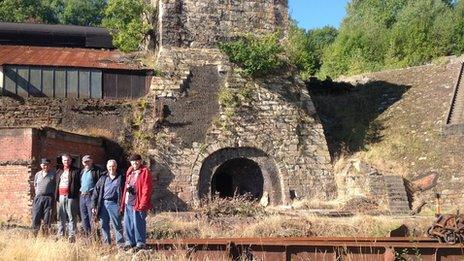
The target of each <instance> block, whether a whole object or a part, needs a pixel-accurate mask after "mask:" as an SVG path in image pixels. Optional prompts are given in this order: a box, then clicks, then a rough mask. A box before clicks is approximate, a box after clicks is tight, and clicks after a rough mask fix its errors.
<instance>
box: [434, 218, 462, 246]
mask: <svg viewBox="0 0 464 261" xmlns="http://www.w3.org/2000/svg"><path fill="white" fill-rule="evenodd" d="M427 234H428V235H429V236H430V237H435V238H438V240H440V242H446V243H449V244H456V243H463V242H464V215H462V214H459V213H457V214H439V215H438V217H437V219H436V220H435V222H434V223H433V225H432V226H431V227H430V228H429V229H428V230H427Z"/></svg>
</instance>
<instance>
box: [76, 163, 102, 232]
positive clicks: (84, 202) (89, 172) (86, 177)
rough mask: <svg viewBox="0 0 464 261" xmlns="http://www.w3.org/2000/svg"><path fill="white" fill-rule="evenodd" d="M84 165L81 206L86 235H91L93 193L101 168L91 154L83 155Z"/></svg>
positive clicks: (81, 174) (81, 176) (81, 175)
mask: <svg viewBox="0 0 464 261" xmlns="http://www.w3.org/2000/svg"><path fill="white" fill-rule="evenodd" d="M82 165H84V168H83V169H82V170H81V173H80V178H81V180H80V181H81V188H80V200H79V207H80V211H81V219H82V226H83V228H84V232H85V234H86V235H90V233H91V231H92V227H91V221H92V193H93V189H94V187H95V184H96V183H97V181H98V179H99V178H100V175H101V170H100V168H98V167H97V166H95V165H94V164H93V160H92V158H91V157H90V155H85V156H84V157H82Z"/></svg>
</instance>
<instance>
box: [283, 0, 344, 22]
mask: <svg viewBox="0 0 464 261" xmlns="http://www.w3.org/2000/svg"><path fill="white" fill-rule="evenodd" d="M288 2H289V5H290V10H289V12H290V15H291V17H292V18H293V19H295V20H296V21H297V22H298V25H299V26H300V27H302V28H305V29H313V28H319V27H323V26H325V25H331V26H333V27H336V28H338V27H339V26H340V23H341V21H342V19H343V17H344V16H345V13H346V12H345V7H346V4H347V3H348V2H349V0H289V1H288Z"/></svg>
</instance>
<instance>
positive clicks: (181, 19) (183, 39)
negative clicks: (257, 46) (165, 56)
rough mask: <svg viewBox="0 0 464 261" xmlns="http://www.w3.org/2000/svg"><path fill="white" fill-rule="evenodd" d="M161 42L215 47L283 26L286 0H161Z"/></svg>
mask: <svg viewBox="0 0 464 261" xmlns="http://www.w3.org/2000/svg"><path fill="white" fill-rule="evenodd" d="M159 12H160V13H159V21H158V26H159V34H160V37H159V38H160V39H161V40H160V42H161V46H163V47H164V46H177V47H215V46H216V45H217V43H218V42H221V41H224V40H227V39H230V38H233V37H236V36H237V35H243V34H244V33H253V34H255V35H256V34H264V33H270V32H274V31H276V30H278V29H280V30H284V29H285V28H286V25H287V23H288V2H287V0H246V1H245V0H201V1H199V0H160V1H159Z"/></svg>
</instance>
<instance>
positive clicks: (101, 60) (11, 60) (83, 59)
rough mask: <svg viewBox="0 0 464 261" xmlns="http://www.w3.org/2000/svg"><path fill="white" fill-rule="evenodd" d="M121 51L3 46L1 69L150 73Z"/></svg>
mask: <svg viewBox="0 0 464 261" xmlns="http://www.w3.org/2000/svg"><path fill="white" fill-rule="evenodd" d="M127 60H128V59H124V55H123V54H122V53H121V52H119V51H109V50H95V49H83V48H60V47H38V46H20V45H0V65H35V66H53V67H82V68H100V69H122V70H147V69H148V68H146V67H143V66H141V65H140V64H139V63H136V62H127Z"/></svg>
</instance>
